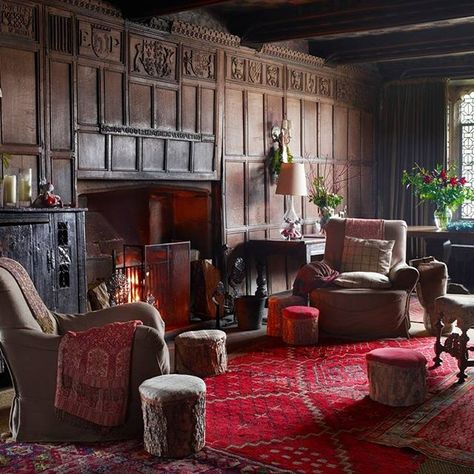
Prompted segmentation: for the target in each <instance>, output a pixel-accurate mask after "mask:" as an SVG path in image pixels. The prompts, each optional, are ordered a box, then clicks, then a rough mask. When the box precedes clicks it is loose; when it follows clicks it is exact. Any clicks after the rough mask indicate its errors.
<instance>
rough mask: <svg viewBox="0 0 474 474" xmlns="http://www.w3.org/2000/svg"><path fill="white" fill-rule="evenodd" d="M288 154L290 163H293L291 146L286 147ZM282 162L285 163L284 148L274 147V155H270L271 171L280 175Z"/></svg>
mask: <svg viewBox="0 0 474 474" xmlns="http://www.w3.org/2000/svg"><path fill="white" fill-rule="evenodd" d="M286 154H287V157H288V163H293V155H292V154H291V151H290V148H289V147H286ZM282 163H283V150H282V148H281V147H277V148H272V156H271V157H270V171H271V173H272V174H273V175H275V176H278V175H279V174H280V169H281V164H282Z"/></svg>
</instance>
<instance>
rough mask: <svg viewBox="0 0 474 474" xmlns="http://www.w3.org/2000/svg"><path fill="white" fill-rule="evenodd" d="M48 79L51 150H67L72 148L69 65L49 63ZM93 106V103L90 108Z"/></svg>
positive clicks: (56, 62) (55, 62)
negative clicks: (49, 79)
mask: <svg viewBox="0 0 474 474" xmlns="http://www.w3.org/2000/svg"><path fill="white" fill-rule="evenodd" d="M50 78H51V92H50V97H51V107H50V114H51V115H50V117H51V119H50V120H51V149H52V150H69V149H71V147H72V139H71V125H72V114H71V65H70V64H68V63H63V62H59V61H51V63H50ZM53 84H54V85H53ZM81 97H82V96H81ZM95 105H96V102H95V101H94V102H93V103H92V106H95Z"/></svg>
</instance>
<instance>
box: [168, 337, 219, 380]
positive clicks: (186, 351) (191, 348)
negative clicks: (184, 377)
mask: <svg viewBox="0 0 474 474" xmlns="http://www.w3.org/2000/svg"><path fill="white" fill-rule="evenodd" d="M226 339H227V336H226V333H225V332H224V331H220V330H219V329H204V330H201V331H187V332H183V333H181V334H179V335H178V336H176V338H175V340H174V343H175V372H176V373H177V374H188V375H196V376H198V377H210V376H212V375H219V374H223V373H224V372H225V371H226V370H227V351H226V346H225V343H226Z"/></svg>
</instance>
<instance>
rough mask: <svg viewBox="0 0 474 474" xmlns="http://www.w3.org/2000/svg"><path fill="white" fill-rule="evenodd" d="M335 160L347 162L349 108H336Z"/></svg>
mask: <svg viewBox="0 0 474 474" xmlns="http://www.w3.org/2000/svg"><path fill="white" fill-rule="evenodd" d="M334 158H335V159H336V160H347V108H346V107H339V106H336V107H334Z"/></svg>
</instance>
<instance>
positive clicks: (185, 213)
mask: <svg viewBox="0 0 474 474" xmlns="http://www.w3.org/2000/svg"><path fill="white" fill-rule="evenodd" d="M79 199H80V205H81V206H83V207H85V208H87V209H88V212H87V213H86V243H87V252H86V253H87V255H86V269H87V280H88V283H89V284H93V283H95V282H98V281H103V280H106V279H108V278H109V277H110V276H111V275H112V273H113V272H114V270H115V267H116V265H117V264H120V262H121V259H122V260H123V252H124V245H125V246H129V245H131V246H149V245H153V244H171V243H176V242H189V248H190V260H191V261H193V260H199V259H211V258H212V257H213V255H212V249H213V248H214V242H213V238H214V237H213V236H214V233H213V231H212V229H213V224H212V193H211V186H210V184H209V185H207V184H206V183H199V184H198V185H196V186H194V185H185V186H183V185H179V186H178V185H177V184H176V185H175V184H174V183H173V184H168V183H166V184H163V183H144V184H141V183H136V184H133V185H126V184H121V183H110V182H107V183H98V182H91V183H86V182H82V183H80V190H79ZM180 271H181V270H180ZM184 271H186V270H184ZM187 271H188V272H190V268H188V269H187ZM163 278H164V277H163ZM180 278H181V279H184V280H186V279H188V281H189V279H190V273H187V274H185V275H183V274H179V275H178V274H176V272H170V274H169V279H170V281H163V287H166V288H173V284H175V285H176V287H180V285H178V283H179V279H180ZM173 280H175V281H174V282H173ZM181 286H182V285H181ZM188 286H189V285H188ZM191 292H192V284H191ZM179 293H180V294H181V296H180V297H179V298H182V299H183V301H182V302H179V303H178V302H177V300H176V298H178V296H176V294H175V292H171V293H170V295H169V299H170V301H173V300H174V304H175V305H178V306H179V308H180V311H181V312H183V308H184V312H186V308H188V313H189V314H187V315H185V317H184V319H183V317H179V318H177V317H175V316H174V315H173V316H171V313H172V311H173V309H172V307H171V306H170V304H166V307H168V308H169V310H168V312H169V313H170V315H168V319H169V321H166V314H165V315H163V317H164V319H165V323H166V324H167V326H168V327H169V326H170V325H171V326H173V327H176V326H180V325H181V326H182V325H186V324H189V322H190V318H191V312H190V311H189V308H190V307H191V301H190V299H191V296H190V294H189V290H188V292H187V293H186V292H183V291H180V292H179ZM142 299H144V298H142ZM160 300H161V301H160V304H161V305H162V307H164V306H163V296H161V297H160Z"/></svg>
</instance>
